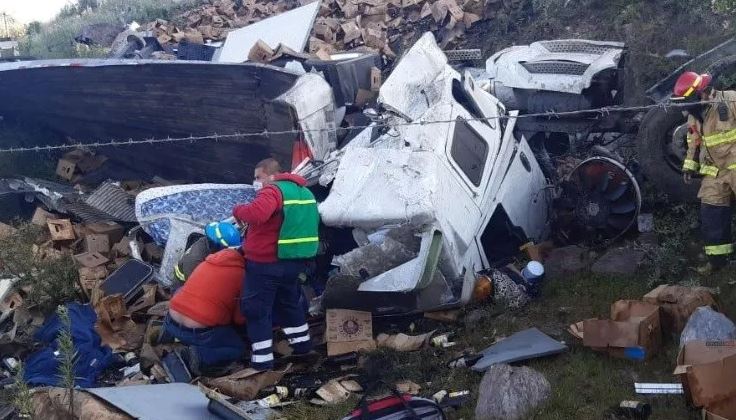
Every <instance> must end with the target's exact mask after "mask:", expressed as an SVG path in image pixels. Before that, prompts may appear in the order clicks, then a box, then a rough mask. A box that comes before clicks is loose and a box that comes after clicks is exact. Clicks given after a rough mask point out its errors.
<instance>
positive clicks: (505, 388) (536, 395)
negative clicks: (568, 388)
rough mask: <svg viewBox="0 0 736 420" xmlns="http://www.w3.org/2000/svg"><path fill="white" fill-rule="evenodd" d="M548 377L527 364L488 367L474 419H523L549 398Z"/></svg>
mask: <svg viewBox="0 0 736 420" xmlns="http://www.w3.org/2000/svg"><path fill="white" fill-rule="evenodd" d="M551 393H552V390H551V386H550V384H549V381H547V378H545V377H544V375H542V374H541V373H539V372H537V371H536V370H534V369H531V368H528V367H526V366H521V367H511V366H509V365H505V364H500V365H493V366H491V367H490V368H489V369H488V370H487V371H486V373H485V375H483V380H482V381H481V383H480V393H479V395H478V404H477V405H476V407H475V418H476V420H514V419H522V418H525V417H526V416H528V415H529V413H530V412H531V411H532V410H534V409H535V408H536V407H537V406H539V405H540V404H541V403H542V402H544V401H545V400H546V399H547V398H549V396H550V394H551Z"/></svg>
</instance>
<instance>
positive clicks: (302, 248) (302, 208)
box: [274, 181, 319, 260]
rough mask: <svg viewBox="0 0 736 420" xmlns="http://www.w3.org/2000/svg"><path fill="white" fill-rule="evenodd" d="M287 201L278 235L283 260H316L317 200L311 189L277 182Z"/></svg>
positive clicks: (287, 182) (317, 236)
mask: <svg viewBox="0 0 736 420" xmlns="http://www.w3.org/2000/svg"><path fill="white" fill-rule="evenodd" d="M274 184H275V185H276V187H277V188H278V189H279V190H280V191H281V196H282V198H283V200H284V206H283V207H284V208H283V213H284V221H283V223H282V224H281V232H280V233H279V242H278V257H279V259H280V260H295V259H304V258H314V257H315V256H316V255H317V248H318V247H319V233H318V232H319V212H318V211H317V200H315V199H314V195H313V194H312V192H311V191H309V189H307V188H305V187H301V186H299V185H297V184H295V183H293V182H291V181H277V182H275V183H274Z"/></svg>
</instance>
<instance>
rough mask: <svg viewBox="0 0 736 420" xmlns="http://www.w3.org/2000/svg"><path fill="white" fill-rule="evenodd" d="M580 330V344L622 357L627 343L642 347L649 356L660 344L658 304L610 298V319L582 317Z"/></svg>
mask: <svg viewBox="0 0 736 420" xmlns="http://www.w3.org/2000/svg"><path fill="white" fill-rule="evenodd" d="M583 330H584V335H583V345H585V346H586V347H592V348H593V349H594V350H598V351H605V352H607V353H608V354H610V355H611V356H614V357H623V356H624V349H625V348H627V347H642V348H644V350H645V351H646V358H650V357H652V356H653V355H654V354H655V353H656V352H657V351H658V350H659V349H660V347H661V345H662V329H661V327H660V319H659V306H657V305H652V304H651V303H646V302H640V301H635V300H619V301H617V302H614V303H613V305H611V319H610V320H601V319H589V320H586V321H584V322H583Z"/></svg>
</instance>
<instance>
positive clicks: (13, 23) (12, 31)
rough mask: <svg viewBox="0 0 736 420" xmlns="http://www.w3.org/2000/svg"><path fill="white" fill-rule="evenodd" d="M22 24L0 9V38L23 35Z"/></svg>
mask: <svg viewBox="0 0 736 420" xmlns="http://www.w3.org/2000/svg"><path fill="white" fill-rule="evenodd" d="M23 32H24V30H23V25H21V24H20V22H18V21H17V20H15V18H13V17H12V16H10V15H9V14H7V13H5V12H2V11H0V38H18V37H20V36H22V35H23Z"/></svg>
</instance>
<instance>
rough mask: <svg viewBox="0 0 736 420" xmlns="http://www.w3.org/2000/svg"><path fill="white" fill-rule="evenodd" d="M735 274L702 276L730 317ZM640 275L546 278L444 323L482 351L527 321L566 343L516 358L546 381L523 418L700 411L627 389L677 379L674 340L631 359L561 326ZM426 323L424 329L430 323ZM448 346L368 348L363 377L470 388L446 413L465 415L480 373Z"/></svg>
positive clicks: (300, 409) (594, 309) (592, 311)
mask: <svg viewBox="0 0 736 420" xmlns="http://www.w3.org/2000/svg"><path fill="white" fill-rule="evenodd" d="M734 274H736V270H734V269H729V270H727V271H726V272H723V273H721V274H719V275H718V276H717V277H715V278H713V279H710V280H709V281H708V282H705V285H709V286H720V287H721V296H720V301H721V304H722V306H723V308H725V309H727V311H726V314H727V315H729V316H730V317H732V318H733V316H734V315H736V313H733V312H734V310H733V308H735V306H734V305H733V304H734V303H736V287H734V286H728V284H727V283H728V279H729V278H732V277H733V275H734ZM647 279H648V277H647V275H646V274H642V275H641V276H637V277H633V278H620V277H619V278H616V277H606V276H599V275H594V274H586V273H582V274H578V275H574V276H569V277H560V278H552V279H549V280H548V281H547V283H546V284H545V286H544V288H543V290H542V294H541V296H540V297H539V298H537V300H535V301H534V302H532V303H531V304H530V305H529V306H528V307H527V308H526V309H525V310H523V311H518V312H506V313H503V314H502V315H500V316H498V317H495V318H492V319H489V320H486V321H483V322H481V323H479V324H478V325H476V326H474V327H472V328H466V327H465V326H464V325H463V323H462V321H460V322H459V323H458V326H457V327H449V328H448V327H447V326H445V327H444V328H446V329H455V330H456V331H458V332H459V336H460V337H459V339H458V340H457V341H458V345H457V346H456V347H455V348H457V349H458V350H463V349H470V348H472V349H474V350H482V349H484V348H486V347H488V346H489V345H491V344H492V343H493V342H494V341H495V339H497V338H499V337H502V336H508V335H511V334H513V333H514V332H518V331H521V330H523V329H526V328H530V327H537V328H539V329H540V330H542V331H543V332H545V333H546V334H548V335H550V336H551V337H553V338H555V339H558V340H563V341H565V342H566V344H567V345H568V346H569V351H568V352H566V353H563V354H560V355H556V356H551V357H546V358H541V359H536V360H531V361H528V362H522V363H520V364H523V365H526V366H529V367H531V368H533V369H536V370H538V371H539V372H542V373H543V374H544V375H545V376H546V377H547V379H548V380H549V381H550V383H551V385H552V397H551V398H550V399H549V400H548V401H547V402H546V403H545V404H544V405H542V406H540V407H538V409H537V410H536V412H535V413H533V414H532V415H531V416H530V417H529V418H530V419H545V420H547V419H550V420H554V419H560V420H563V419H564V420H568V419H593V418H606V417H605V415H606V412H607V410H609V409H610V408H611V407H614V406H617V405H618V404H619V403H620V402H621V401H623V400H639V401H646V402H649V403H650V404H651V405H652V408H653V414H652V417H651V419H652V420H657V419H661V420H665V419H666V420H671V419H696V418H699V417H698V416H699V412H698V411H696V410H693V409H690V408H688V407H687V406H686V404H685V401H684V400H683V398H682V396H656V397H645V396H640V395H636V394H635V393H634V382H677V380H676V378H675V377H674V376H672V371H673V370H674V368H675V359H676V357H677V351H678V346H677V341H676V340H673V339H667V340H666V341H665V346H664V348H663V349H662V350H661V351H660V352H659V353H658V354H657V355H656V356H655V357H654V358H652V359H651V360H648V361H645V362H635V361H630V360H623V359H616V358H612V357H610V356H607V355H606V354H602V353H597V352H594V351H592V350H590V349H589V348H585V347H583V346H582V343H579V342H578V341H577V340H576V339H574V338H573V337H572V336H570V335H569V333H567V331H566V329H567V327H568V326H569V325H570V324H572V323H574V322H576V321H580V320H583V319H586V318H593V317H601V318H607V317H608V316H609V311H610V305H611V303H613V302H614V301H616V300H618V299H639V298H641V297H642V296H643V295H644V294H645V293H647V292H648V291H649V290H651V289H650V287H649V286H648V285H647ZM724 285H726V286H727V287H726V288H724ZM473 309H489V307H488V306H487V305H483V306H478V307H475V308H467V309H466V311H470V310H473ZM729 312H731V313H729ZM418 322H419V323H421V322H422V321H418ZM427 324H428V325H427V326H426V328H434V327H437V325H431V326H430V325H429V323H428V322H427ZM440 327H442V326H440ZM448 350H450V349H448ZM452 353H453V352H451V351H439V350H437V349H433V348H429V349H424V350H421V351H418V352H413V353H398V352H394V351H389V350H380V351H376V352H373V353H371V354H370V355H369V366H368V367H367V368H366V369H364V371H363V373H362V376H363V377H364V378H365V377H366V376H371V375H372V376H378V377H381V378H382V379H383V380H385V381H387V382H389V383H393V382H396V381H399V380H402V379H409V380H412V381H414V382H416V383H417V384H419V385H421V386H422V392H421V395H422V396H425V397H431V396H432V395H433V394H434V393H435V392H437V391H439V390H442V389H447V390H453V391H459V390H465V389H467V390H470V391H471V394H472V395H471V398H470V399H469V400H468V402H467V403H466V404H465V406H464V407H463V408H462V409H461V410H459V411H457V412H450V413H448V417H449V418H450V419H471V418H473V416H474V414H473V413H474V409H475V401H477V397H478V386H479V384H480V381H481V378H482V375H481V374H478V373H475V372H472V371H470V370H466V369H450V368H447V367H446V363H447V362H448V361H450V360H451V359H452V358H453V354H452ZM356 402H357V401H356V400H351V401H348V402H347V403H344V404H340V405H336V406H331V407H315V406H311V405H308V404H306V403H299V404H297V405H295V406H292V407H289V408H288V409H287V410H286V411H285V414H286V416H287V417H288V418H289V419H304V420H307V419H314V418H330V419H334V418H341V416H344V415H345V414H346V413H348V412H349V411H350V409H352V408H353V407H355V405H356Z"/></svg>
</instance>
